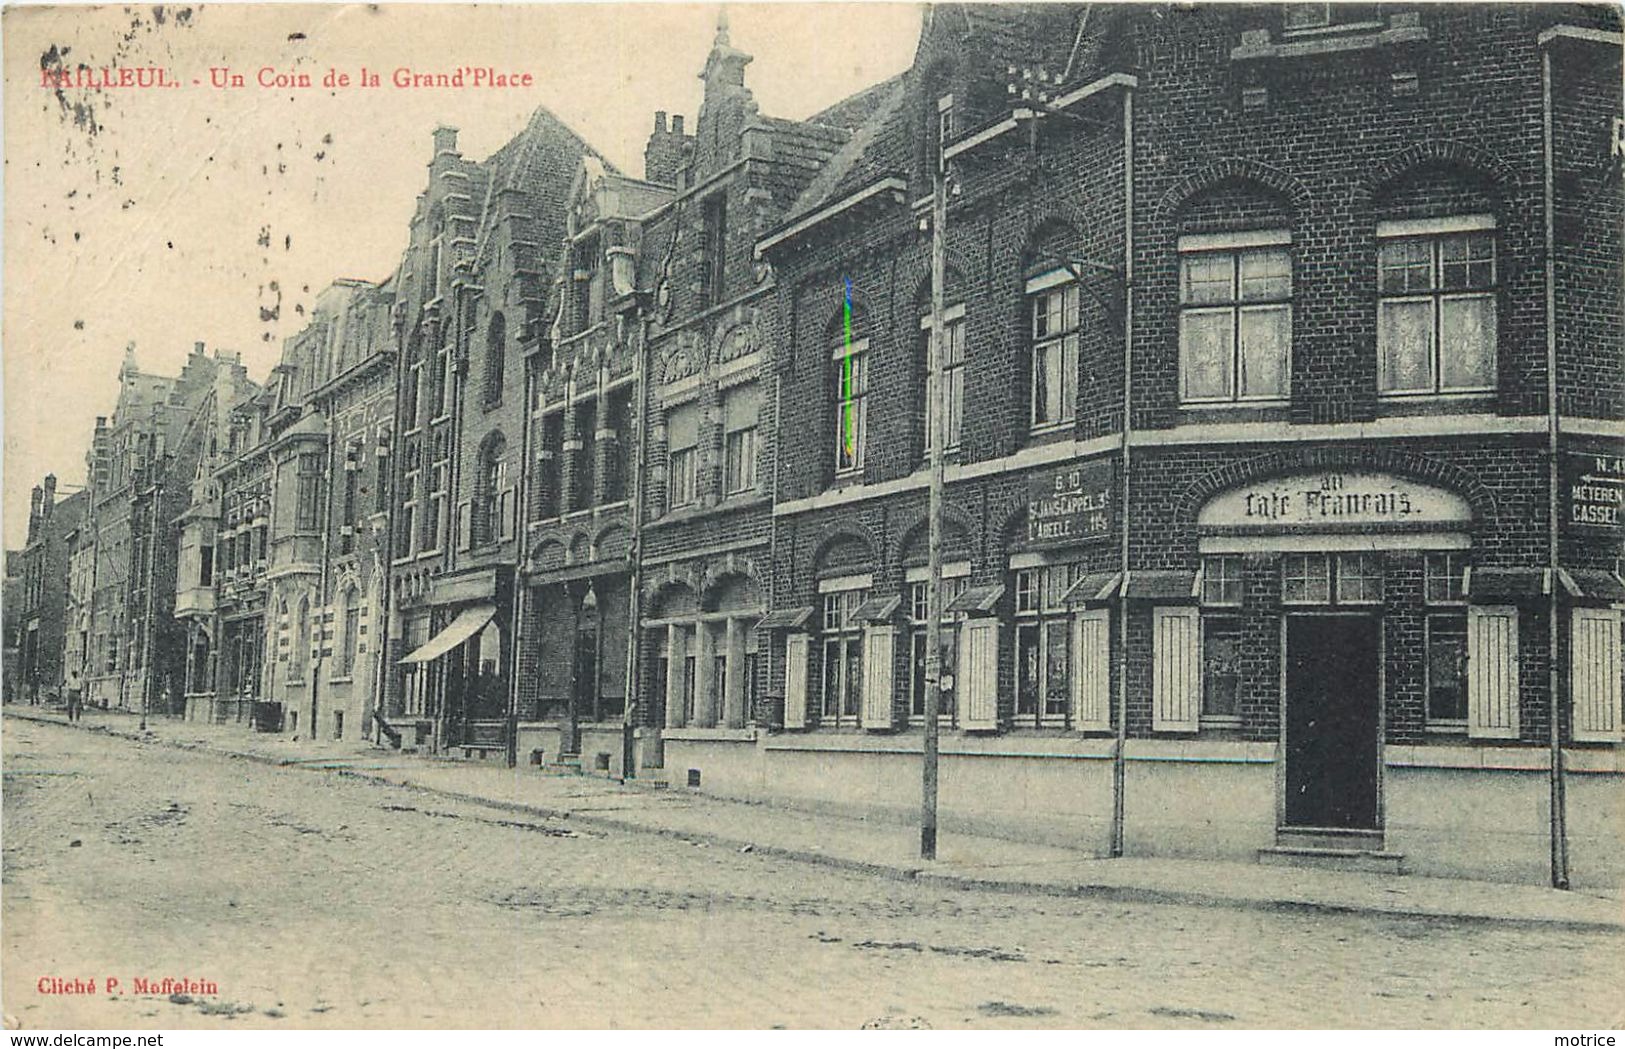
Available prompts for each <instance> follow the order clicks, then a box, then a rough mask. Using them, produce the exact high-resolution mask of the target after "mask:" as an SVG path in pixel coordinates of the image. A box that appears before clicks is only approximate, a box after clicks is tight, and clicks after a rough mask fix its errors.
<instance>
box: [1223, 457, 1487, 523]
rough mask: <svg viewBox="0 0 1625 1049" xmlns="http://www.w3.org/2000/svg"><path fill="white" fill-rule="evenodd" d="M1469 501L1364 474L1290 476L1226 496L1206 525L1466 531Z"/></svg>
mask: <svg viewBox="0 0 1625 1049" xmlns="http://www.w3.org/2000/svg"><path fill="white" fill-rule="evenodd" d="M1471 519H1472V510H1471V508H1469V507H1468V505H1467V501H1466V500H1465V499H1463V498H1462V497H1461V496H1459V495H1456V494H1455V493H1453V492H1448V491H1446V490H1445V489H1443V488H1437V487H1435V486H1433V485H1430V484H1423V483H1422V482H1420V481H1415V480H1412V479H1411V478H1408V477H1399V476H1396V475H1393V474H1384V473H1367V472H1363V471H1329V472H1327V471H1320V472H1315V473H1301V474H1290V475H1288V476H1286V477H1273V478H1269V479H1267V480H1264V481H1258V482H1254V483H1251V484H1246V485H1242V486H1241V487H1239V488H1232V489H1230V490H1229V491H1225V492H1220V493H1219V494H1218V495H1216V496H1214V497H1213V498H1212V499H1211V500H1209V501H1208V503H1207V505H1206V506H1204V507H1203V508H1202V511H1201V514H1200V515H1199V517H1198V519H1197V521H1198V524H1200V525H1203V526H1210V527H1217V528H1240V529H1246V530H1252V529H1268V528H1291V529H1294V530H1296V529H1305V528H1307V529H1326V530H1331V531H1339V530H1347V529H1350V528H1356V529H1359V528H1371V527H1379V528H1380V527H1382V526H1384V525H1388V526H1393V525H1429V526H1437V525H1446V526H1459V527H1461V528H1463V529H1465V527H1466V525H1467V524H1468V522H1469V521H1470V520H1471Z"/></svg>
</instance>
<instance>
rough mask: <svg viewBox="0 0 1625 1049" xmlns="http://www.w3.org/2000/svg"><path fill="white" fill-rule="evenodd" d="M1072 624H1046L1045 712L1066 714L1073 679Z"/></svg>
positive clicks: (1063, 622) (1061, 621) (1058, 622)
mask: <svg viewBox="0 0 1625 1049" xmlns="http://www.w3.org/2000/svg"><path fill="white" fill-rule="evenodd" d="M1071 638H1072V624H1071V623H1070V622H1068V621H1066V620H1060V621H1057V622H1050V623H1046V624H1044V713H1045V714H1065V713H1066V710H1067V699H1068V697H1069V696H1070V694H1071V681H1072V643H1071Z"/></svg>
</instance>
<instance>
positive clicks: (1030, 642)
mask: <svg viewBox="0 0 1625 1049" xmlns="http://www.w3.org/2000/svg"><path fill="white" fill-rule="evenodd" d="M1041 656H1042V653H1041V651H1040V644H1039V640H1038V625H1037V624H1036V623H1023V624H1021V625H1020V626H1018V627H1016V713H1017V714H1034V713H1037V711H1038V682H1039V675H1040V673H1041V671H1042V667H1041V664H1040V662H1039V660H1040V658H1041Z"/></svg>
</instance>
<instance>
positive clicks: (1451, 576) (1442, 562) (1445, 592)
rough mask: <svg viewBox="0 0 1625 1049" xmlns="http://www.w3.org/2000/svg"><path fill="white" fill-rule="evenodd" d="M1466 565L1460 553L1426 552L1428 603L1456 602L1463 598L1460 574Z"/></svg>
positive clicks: (1461, 574)
mask: <svg viewBox="0 0 1625 1049" xmlns="http://www.w3.org/2000/svg"><path fill="white" fill-rule="evenodd" d="M1466 567H1467V564H1466V560H1465V559H1464V558H1463V557H1462V555H1460V554H1428V555H1427V601H1428V603H1429V604H1457V603H1460V602H1461V601H1462V600H1464V595H1463V592H1462V576H1463V572H1464V569H1465V568H1466Z"/></svg>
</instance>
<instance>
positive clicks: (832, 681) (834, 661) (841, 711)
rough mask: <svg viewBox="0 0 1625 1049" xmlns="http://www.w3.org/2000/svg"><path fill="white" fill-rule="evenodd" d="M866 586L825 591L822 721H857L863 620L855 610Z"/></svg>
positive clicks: (864, 592) (860, 695)
mask: <svg viewBox="0 0 1625 1049" xmlns="http://www.w3.org/2000/svg"><path fill="white" fill-rule="evenodd" d="M868 596H869V591H868V590H867V589H862V590H841V591H837V592H834V593H826V594H825V595H824V618H823V627H824V631H823V632H824V660H823V673H824V677H823V682H822V695H823V704H824V705H823V712H824V713H823V721H824V724H825V725H856V724H857V721H858V711H859V708H860V704H861V697H862V695H863V624H862V623H860V622H858V620H857V618H856V616H855V615H854V613H855V612H856V611H857V609H858V606H859V605H861V604H863V602H864V599H865V598H867V597H868Z"/></svg>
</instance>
